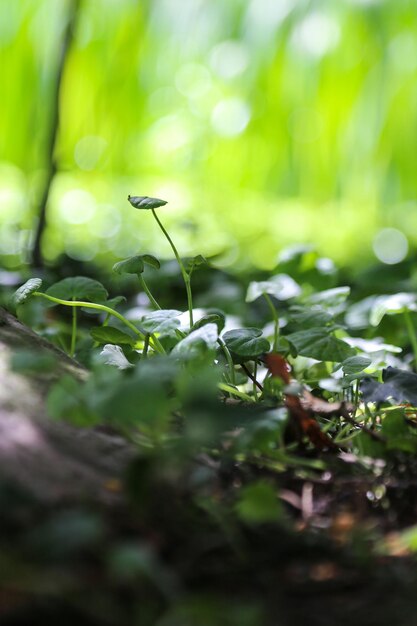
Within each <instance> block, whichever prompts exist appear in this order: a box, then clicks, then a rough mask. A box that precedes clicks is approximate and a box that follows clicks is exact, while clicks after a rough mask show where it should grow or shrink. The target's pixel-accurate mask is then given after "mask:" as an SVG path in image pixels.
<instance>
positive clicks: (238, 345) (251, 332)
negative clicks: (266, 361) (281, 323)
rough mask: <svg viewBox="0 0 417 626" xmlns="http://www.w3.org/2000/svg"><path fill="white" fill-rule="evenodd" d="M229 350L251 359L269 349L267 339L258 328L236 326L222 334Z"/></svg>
mask: <svg viewBox="0 0 417 626" xmlns="http://www.w3.org/2000/svg"><path fill="white" fill-rule="evenodd" d="M223 341H224V342H225V344H226V346H227V347H228V348H229V350H230V351H231V352H232V353H233V354H235V355H237V356H238V357H241V358H244V359H246V360H251V359H253V358H255V357H257V356H260V355H261V354H264V352H268V351H269V347H270V346H269V341H268V340H267V339H265V337H263V336H262V330H260V329H259V328H237V329H236V330H229V331H228V332H227V333H224V335H223Z"/></svg>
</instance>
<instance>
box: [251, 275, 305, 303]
mask: <svg viewBox="0 0 417 626" xmlns="http://www.w3.org/2000/svg"><path fill="white" fill-rule="evenodd" d="M265 293H267V294H269V295H270V296H274V298H276V299H277V300H289V299H290V298H295V297H296V296H299V295H300V293H301V287H300V286H299V285H298V283H296V282H295V280H293V279H292V278H291V277H290V276H288V275H287V274H277V275H276V276H273V277H272V278H271V279H270V280H264V281H260V282H256V281H254V282H252V283H250V284H249V287H248V291H247V294H246V302H253V301H254V300H257V298H260V297H261V296H263V295H264V294H265Z"/></svg>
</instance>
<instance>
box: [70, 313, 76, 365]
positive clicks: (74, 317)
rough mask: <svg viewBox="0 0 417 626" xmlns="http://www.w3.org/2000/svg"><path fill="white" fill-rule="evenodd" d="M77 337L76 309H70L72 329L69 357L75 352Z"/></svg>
mask: <svg viewBox="0 0 417 626" xmlns="http://www.w3.org/2000/svg"><path fill="white" fill-rule="evenodd" d="M76 339H77V309H76V308H75V307H74V308H73V309H72V330H71V347H70V357H71V358H73V357H74V354H75V342H76Z"/></svg>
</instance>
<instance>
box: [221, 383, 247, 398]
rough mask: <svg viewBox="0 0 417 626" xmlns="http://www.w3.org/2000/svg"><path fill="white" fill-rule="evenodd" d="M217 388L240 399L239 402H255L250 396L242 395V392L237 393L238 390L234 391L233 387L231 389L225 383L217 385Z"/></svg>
mask: <svg viewBox="0 0 417 626" xmlns="http://www.w3.org/2000/svg"><path fill="white" fill-rule="evenodd" d="M217 386H218V388H219V389H221V390H222V391H226V392H227V393H229V394H230V395H232V396H236V398H240V399H241V400H246V402H255V400H254V398H252V396H249V395H248V394H247V393H244V392H243V391H239V390H238V389H235V388H234V387H231V386H230V385H226V384H225V383H218V385H217Z"/></svg>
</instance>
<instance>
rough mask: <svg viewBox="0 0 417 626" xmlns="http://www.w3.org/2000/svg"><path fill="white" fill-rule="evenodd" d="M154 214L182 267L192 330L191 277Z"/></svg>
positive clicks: (153, 210)
mask: <svg viewBox="0 0 417 626" xmlns="http://www.w3.org/2000/svg"><path fill="white" fill-rule="evenodd" d="M152 214H153V216H154V218H155V219H156V222H157V224H158V226H159V228H160V229H161V230H162V232H163V233H164V235H165V237H166V238H167V240H168V242H169V245H170V246H171V248H172V251H173V253H174V255H175V258H176V259H177V263H178V265H179V267H180V271H181V274H182V278H183V280H184V284H185V289H186V292H187V301H188V312H189V315H190V328H191V327H192V326H193V324H194V320H193V297H192V292H191V280H190V276H189V274H188V273H187V271H186V269H185V267H184V263H183V262H182V261H181V258H180V255H179V254H178V250H177V248H176V247H175V244H174V242H173V241H172V239H171V237H170V236H169V234H168V232H167V231H166V230H165V228H164V226H163V224H162V222H161V220H160V219H159V217H158V216H157V214H156V211H155V209H152Z"/></svg>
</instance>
